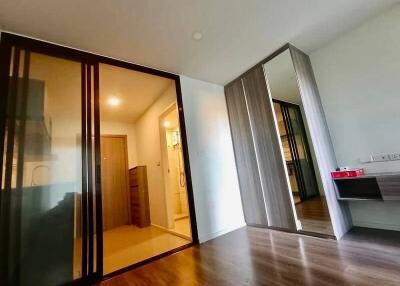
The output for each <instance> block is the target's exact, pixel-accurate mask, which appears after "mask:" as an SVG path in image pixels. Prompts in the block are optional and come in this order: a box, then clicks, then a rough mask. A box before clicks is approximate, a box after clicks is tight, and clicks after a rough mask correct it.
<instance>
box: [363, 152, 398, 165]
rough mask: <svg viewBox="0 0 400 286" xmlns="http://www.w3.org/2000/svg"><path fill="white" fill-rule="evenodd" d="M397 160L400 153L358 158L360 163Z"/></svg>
mask: <svg viewBox="0 0 400 286" xmlns="http://www.w3.org/2000/svg"><path fill="white" fill-rule="evenodd" d="M397 160H400V153H394V154H382V155H370V156H368V157H363V158H360V162H361V163H373V162H387V161H397Z"/></svg>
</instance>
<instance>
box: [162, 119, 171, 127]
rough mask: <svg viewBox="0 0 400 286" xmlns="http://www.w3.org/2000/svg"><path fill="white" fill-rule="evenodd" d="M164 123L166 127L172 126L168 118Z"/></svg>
mask: <svg viewBox="0 0 400 286" xmlns="http://www.w3.org/2000/svg"><path fill="white" fill-rule="evenodd" d="M163 125H164V127H165V128H168V127H171V122H169V121H168V120H165V121H164V123H163Z"/></svg>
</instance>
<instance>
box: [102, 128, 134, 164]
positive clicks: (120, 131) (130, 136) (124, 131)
mask: <svg viewBox="0 0 400 286" xmlns="http://www.w3.org/2000/svg"><path fill="white" fill-rule="evenodd" d="M100 134H101V135H127V145H128V146H127V147H128V165H129V168H133V167H136V166H137V165H138V164H137V153H136V130H135V124H133V123H126V122H113V121H103V120H102V121H101V122H100Z"/></svg>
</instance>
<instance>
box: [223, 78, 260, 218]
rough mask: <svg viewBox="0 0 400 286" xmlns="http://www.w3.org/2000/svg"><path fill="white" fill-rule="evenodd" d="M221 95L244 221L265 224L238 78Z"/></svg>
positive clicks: (247, 121)
mask: <svg viewBox="0 0 400 286" xmlns="http://www.w3.org/2000/svg"><path fill="white" fill-rule="evenodd" d="M225 97H226V104H227V109H228V115H229V123H230V126H231V133H232V141H233V149H234V153H235V159H236V168H237V172H238V177H239V185H240V193H241V198H242V205H243V212H244V217H245V221H246V223H247V224H248V225H261V226H268V220H267V212H266V209H265V202H264V197H263V193H262V188H261V181H260V176H259V170H258V166H257V159H256V154H255V150H254V143H253V139H252V134H251V129H250V122H249V117H248V113H247V107H246V101H245V97H244V92H243V86H242V81H241V80H240V79H239V80H237V81H235V82H233V83H231V84H229V85H228V86H226V87H225Z"/></svg>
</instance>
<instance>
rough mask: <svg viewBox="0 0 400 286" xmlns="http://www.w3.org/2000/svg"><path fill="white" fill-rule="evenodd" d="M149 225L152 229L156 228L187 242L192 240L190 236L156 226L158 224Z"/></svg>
mask: <svg viewBox="0 0 400 286" xmlns="http://www.w3.org/2000/svg"><path fill="white" fill-rule="evenodd" d="M151 225H152V226H154V227H156V228H159V229H161V230H162V231H165V232H168V233H170V234H173V235H176V236H179V237H180V238H183V239H187V240H190V241H192V238H191V237H190V236H187V235H184V234H181V233H179V232H176V231H173V230H170V229H168V228H166V227H163V226H161V225H158V224H154V223H152V224H151Z"/></svg>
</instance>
